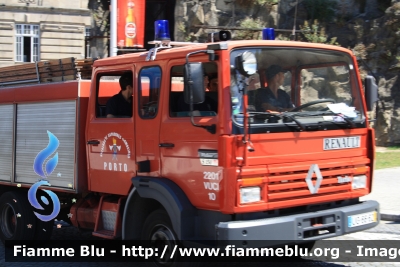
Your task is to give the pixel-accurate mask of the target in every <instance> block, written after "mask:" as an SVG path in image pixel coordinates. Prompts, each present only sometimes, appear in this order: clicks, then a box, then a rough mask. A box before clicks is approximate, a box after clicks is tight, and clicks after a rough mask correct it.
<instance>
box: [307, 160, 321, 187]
mask: <svg viewBox="0 0 400 267" xmlns="http://www.w3.org/2000/svg"><path fill="white" fill-rule="evenodd" d="M314 173H315V175H316V176H317V181H316V182H315V185H313V182H312V177H313V174H314ZM322 179H323V177H322V175H321V171H320V170H319V167H318V164H312V165H311V167H310V169H309V170H308V174H307V177H306V183H307V186H308V190H310V193H311V194H316V193H317V192H318V189H319V187H320V186H321V182H322Z"/></svg>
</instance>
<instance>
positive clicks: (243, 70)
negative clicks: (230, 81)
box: [235, 51, 257, 77]
mask: <svg viewBox="0 0 400 267" xmlns="http://www.w3.org/2000/svg"><path fill="white" fill-rule="evenodd" d="M235 63H236V68H237V70H238V71H239V73H240V74H242V75H244V76H246V77H249V76H251V75H253V74H254V73H256V71H257V59H256V56H255V55H254V54H253V53H252V52H250V51H245V52H243V53H242V54H240V55H238V56H237V57H236V58H235Z"/></svg>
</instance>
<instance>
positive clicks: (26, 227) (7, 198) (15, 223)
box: [0, 191, 36, 243]
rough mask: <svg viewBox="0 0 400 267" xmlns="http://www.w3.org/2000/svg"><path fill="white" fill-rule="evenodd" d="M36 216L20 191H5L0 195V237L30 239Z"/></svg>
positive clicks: (33, 231) (33, 230) (4, 238)
mask: <svg viewBox="0 0 400 267" xmlns="http://www.w3.org/2000/svg"><path fill="white" fill-rule="evenodd" d="M35 228H36V218H35V215H34V214H33V210H32V208H31V205H30V204H29V202H28V198H27V196H24V194H22V193H20V192H13V191H10V192H5V193H4V194H2V195H1V197H0V239H1V241H2V242H3V243H4V241H6V240H32V239H33V238H34V235H35Z"/></svg>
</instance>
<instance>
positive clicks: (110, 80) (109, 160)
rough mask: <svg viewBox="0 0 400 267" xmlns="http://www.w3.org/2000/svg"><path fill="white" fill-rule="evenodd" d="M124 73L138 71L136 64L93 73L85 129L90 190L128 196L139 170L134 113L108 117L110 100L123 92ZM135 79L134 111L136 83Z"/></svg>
mask: <svg viewBox="0 0 400 267" xmlns="http://www.w3.org/2000/svg"><path fill="white" fill-rule="evenodd" d="M125 72H132V73H133V74H134V73H135V72H134V68H133V66H123V67H119V68H118V69H113V70H112V71H109V70H97V71H96V73H95V74H94V76H93V77H96V81H95V82H94V83H92V87H91V93H90V100H89V109H88V110H89V111H88V118H87V123H88V125H87V130H86V142H87V155H88V167H89V170H88V178H89V184H88V187H89V190H90V191H94V192H103V193H112V194H119V195H126V194H128V192H129V190H130V188H131V186H132V182H131V178H132V177H133V176H135V173H136V166H135V161H134V159H135V143H134V140H135V131H134V123H135V119H134V116H131V117H115V118H107V117H106V103H107V100H108V99H109V98H111V97H112V96H113V95H115V94H118V93H119V92H120V89H121V88H120V85H119V78H120V76H121V75H122V74H123V73H125ZM133 77H135V75H133ZM132 82H133V92H134V93H133V99H132V110H133V113H134V112H135V108H134V106H135V104H134V103H135V91H137V90H136V89H137V82H136V81H135V79H134V80H133V81H132Z"/></svg>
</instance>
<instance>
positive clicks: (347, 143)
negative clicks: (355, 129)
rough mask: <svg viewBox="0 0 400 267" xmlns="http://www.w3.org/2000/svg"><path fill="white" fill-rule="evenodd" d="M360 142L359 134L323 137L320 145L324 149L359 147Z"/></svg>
mask: <svg viewBox="0 0 400 267" xmlns="http://www.w3.org/2000/svg"><path fill="white" fill-rule="evenodd" d="M360 143H361V137H360V136H348V137H337V138H324V142H323V144H322V146H323V148H324V150H333V149H347V148H357V147H360Z"/></svg>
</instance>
